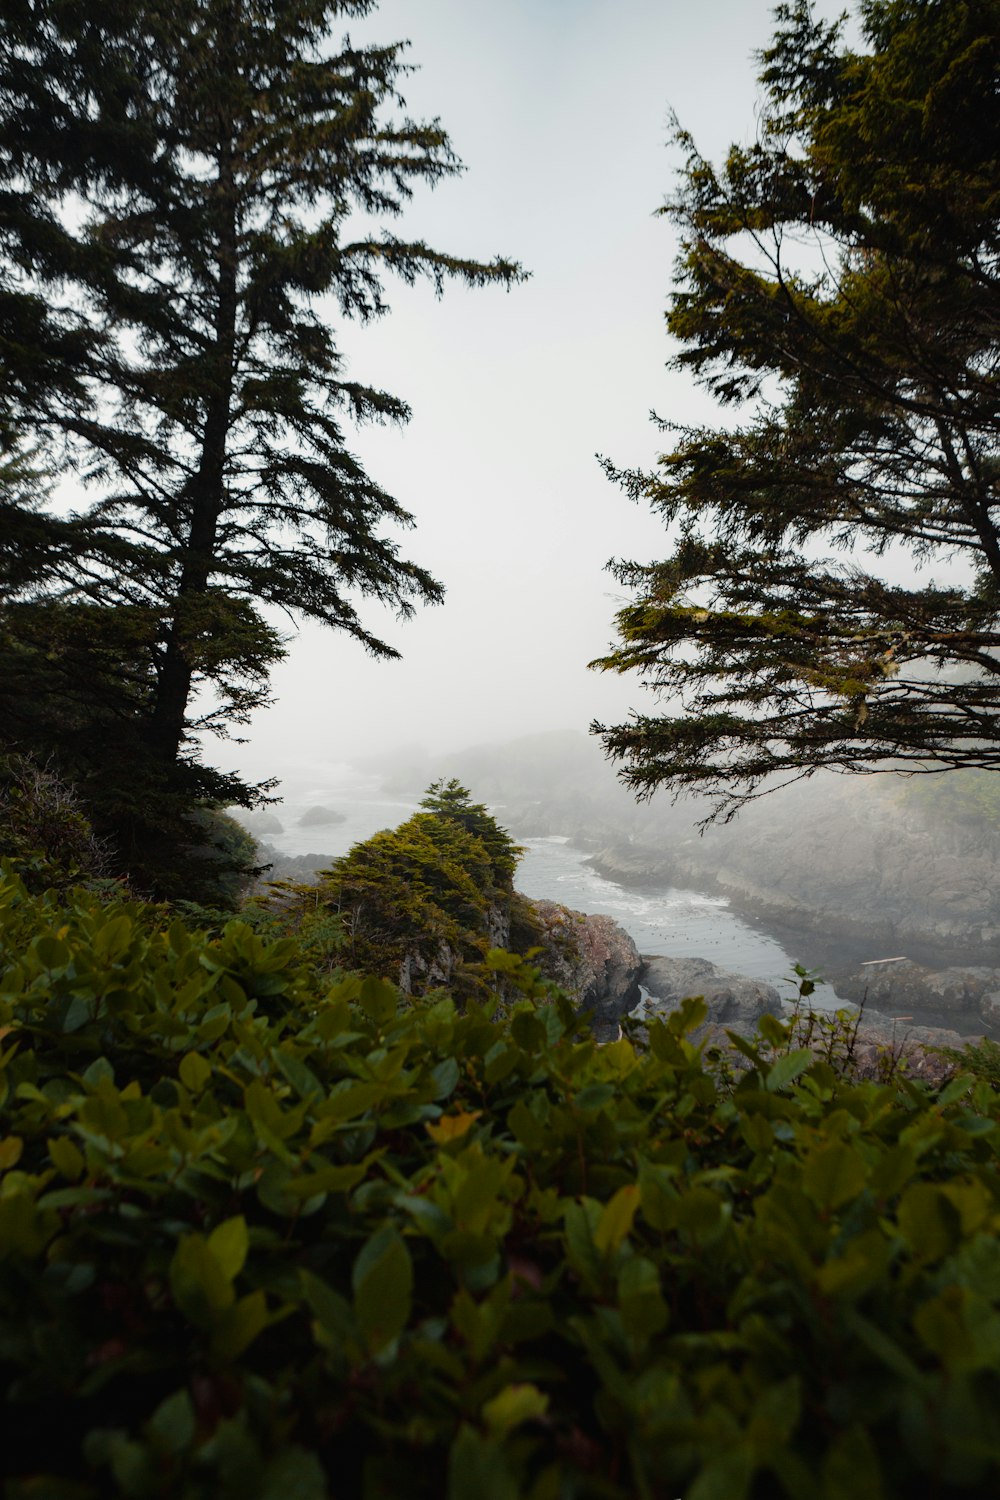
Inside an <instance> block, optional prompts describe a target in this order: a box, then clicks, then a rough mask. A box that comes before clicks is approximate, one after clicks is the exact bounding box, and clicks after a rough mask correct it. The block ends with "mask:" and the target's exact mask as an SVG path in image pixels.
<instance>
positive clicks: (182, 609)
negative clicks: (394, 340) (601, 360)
mask: <svg viewBox="0 0 1000 1500" xmlns="http://www.w3.org/2000/svg"><path fill="white" fill-rule="evenodd" d="M7 9H8V11H9V15H5V26H4V30H3V33H2V36H0V233H2V237H3V244H4V247H5V251H6V263H5V269H4V280H3V283H2V285H0V314H3V315H4V319H5V321H4V330H3V339H4V350H5V352H7V353H8V355H9V356H10V364H11V369H12V370H13V372H14V373H13V375H12V376H11V378H10V379H9V380H8V381H7V382H6V396H7V399H6V408H5V416H6V426H7V430H8V431H9V432H10V434H11V435H12V439H14V440H18V439H20V440H22V441H23V440H25V439H30V440H31V441H33V442H35V443H39V444H41V446H42V448H43V450H44V452H45V453H46V455H47V456H48V457H49V458H50V459H51V460H52V461H55V458H56V457H59V456H61V455H63V454H66V455H67V456H68V462H69V463H70V465H71V466H72V467H73V468H74V469H75V471H76V472H77V473H79V474H81V475H85V476H86V478H87V479H89V480H90V481H91V482H92V484H93V486H94V493H95V495H96V498H95V499H94V501H93V503H92V504H90V506H89V507H88V508H86V509H81V511H80V512H79V513H78V514H77V515H75V516H73V517H70V518H65V517H59V516H57V515H55V514H52V513H48V514H45V513H38V512H37V511H36V512H35V513H34V514H33V515H31V516H29V515H27V514H26V513H25V512H23V511H22V512H20V513H19V528H20V531H21V532H22V533H23V535H24V538H25V542H24V545H25V547H29V545H30V546H33V547H34V552H33V554H32V561H31V563H30V565H29V564H28V563H27V562H25V561H24V560H23V556H22V563H21V571H20V583H19V588H18V589H17V590H13V589H12V588H11V587H10V585H9V584H8V595H7V597H8V601H9V600H10V599H11V598H14V599H20V600H21V601H22V602H25V601H27V602H32V601H38V600H40V599H46V598H53V597H58V598H60V599H62V600H72V601H76V602H78V603H85V604H89V605H92V606H97V607H101V608H107V607H109V606H113V607H115V608H117V609H124V610H127V611H131V612H132V618H138V616H140V615H141V616H143V618H144V619H145V620H146V621H147V623H148V622H152V623H153V624H154V625H155V628H154V629H152V630H150V631H147V634H146V639H145V641H144V642H143V644H142V645H140V646H139V647H138V649H139V650H140V652H141V653H142V656H143V662H144V669H143V671H144V676H145V679H146V683H147V688H148V692H147V693H146V695H145V698H144V702H143V704H142V707H141V711H140V718H141V725H140V728H141V737H142V741H143V744H144V746H145V747H146V749H147V751H148V754H149V756H150V757H151V763H153V764H155V765H158V766H159V767H160V768H161V771H162V774H163V775H164V776H165V777H167V778H168V779H169V778H170V776H171V775H173V773H174V772H175V771H176V768H177V767H178V766H179V765H185V764H186V765H188V766H190V765H192V764H193V763H194V761H195V760H196V751H195V747H194V744H193V739H192V735H193V732H194V728H195V726H194V725H193V724H192V721H191V717H190V712H191V710H190V705H191V700H192V695H193V693H194V692H195V690H196V689H197V687H198V685H199V683H208V684H211V685H213V686H214V687H215V688H216V689H217V690H218V689H220V688H221V694H222V700H221V705H220V707H219V712H218V714H217V719H218V727H221V728H223V729H225V727H226V726H227V725H228V724H232V723H239V722H240V720H241V718H243V717H245V715H246V713H247V712H248V711H249V709H250V708H251V707H253V706H255V705H256V704H257V703H259V702H260V701H261V698H262V696H265V694H266V679H267V669H268V667H269V665H270V664H271V662H272V661H273V660H274V658H275V656H276V655H277V654H278V652H279V650H280V646H279V641H278V636H277V633H276V631H275V630H274V628H273V627H272V626H271V625H270V624H269V623H268V622H267V620H266V619H265V615H264V613H263V612H262V611H263V609H264V608H265V607H271V608H275V607H276V608H278V609H281V610H284V611H286V612H288V613H290V614H291V615H293V616H294V617H297V618H302V617H306V618H311V619H314V620H318V621H321V622H323V623H324V624H327V625H330V626H332V627H334V628H336V629H340V630H344V631H346V632H347V633H348V634H350V635H352V636H353V637H355V638H356V639H358V640H359V641H360V642H362V643H363V645H364V646H365V647H366V648H367V649H368V650H369V651H371V652H372V653H373V654H374V655H376V656H383V657H385V656H395V655H396V654H397V652H396V651H395V649H394V648H393V647H392V646H391V645H389V644H387V643H386V642H385V641H383V640H381V639H379V637H378V636H377V635H375V634H374V633H373V632H372V631H371V630H370V629H369V628H368V627H367V626H366V625H365V624H364V622H363V620H362V618H361V615H360V613H359V608H358V600H359V597H360V598H369V599H373V600H376V601H378V602H379V603H381V604H384V605H388V606H390V607H391V608H393V609H394V610H396V611H397V612H398V613H399V614H401V615H404V616H405V615H408V614H409V613H411V612H412V609H413V607H414V602H415V601H435V600H437V599H439V598H440V597H441V588H440V585H439V584H438V583H437V582H436V581H435V580H434V579H433V578H432V577H431V575H430V574H429V573H428V572H426V570H424V569H423V568H421V567H419V566H418V565H416V564H415V563H412V562H409V561H407V560H405V559H404V558H403V557H402V556H401V555H400V553H399V549H398V547H397V544H396V542H395V541H394V540H393V539H392V537H391V535H390V534H389V533H390V532H391V530H392V528H394V527H397V528H398V527H399V526H406V525H409V524H410V522H411V519H412V518H411V517H410V515H409V514H408V513H407V511H406V510H405V509H404V508H403V507H402V506H401V505H400V504H399V502H398V501H397V500H395V499H394V498H393V497H392V496H390V495H389V494H387V493H386V492H385V490H383V489H382V488H381V487H380V486H379V485H378V483H377V482H376V481H375V480H373V479H372V478H371V477H370V476H369V475H368V474H367V473H366V472H365V470H364V468H363V467H362V465H361V464H360V463H359V461H358V460H357V459H356V458H355V457H354V456H353V455H352V454H351V452H350V449H349V446H348V435H347V434H348V427H349V424H352V423H356V422H364V421H379V422H381V421H385V420H391V421H404V420H405V419H406V418H407V416H408V409H407V407H406V405H405V403H404V402H403V401H402V400H400V399H399V398H397V397H395V396H392V395H389V394H387V393H386V392H384V391H382V390H379V389H378V388H377V387H375V386H373V385H368V384H364V383H362V382H359V381H357V380H354V379H352V378H350V377H349V375H348V373H347V371H346V370H345V368H344V362H343V358H342V356H341V354H340V352H339V349H338V345H337V341H336V337H335V333H334V331H333V327H332V322H331V314H332V305H333V304H336V305H337V306H338V307H339V311H340V314H341V316H343V317H349V318H356V319H359V320H361V321H362V322H365V321H369V320H371V319H374V318H377V317H379V316H380V315H381V314H382V313H384V312H385V311H386V301H385V293H384V288H383V284H382V275H383V273H384V272H386V271H389V272H393V273H396V274H397V275H399V276H401V277H402V278H403V280H404V281H407V282H412V281H414V280H415V279H416V278H417V277H420V276H429V277H430V278H431V279H432V281H433V282H434V284H435V285H436V287H438V288H439V289H440V288H441V286H442V285H443V283H444V281H445V280H446V279H447V278H449V277H456V278H458V279H460V280H462V281H465V282H466V283H468V284H471V285H485V284H488V283H491V282H497V283H500V284H501V285H505V286H509V285H510V284H511V283H512V282H514V281H516V280H517V279H518V277H519V275H520V272H519V270H518V268H517V267H516V266H515V265H513V264H511V263H510V262H508V261H504V260H495V261H493V262H491V263H489V264H484V263H481V262H479V261H475V260H469V259H462V258H460V257H454V256H450V255H447V254H444V253H442V252H439V251H436V250H434V249H432V248H431V247H430V246H428V245H426V244H424V243H422V242H414V241H408V240H406V239H403V238H400V237H398V236H396V235H395V234H393V233H392V232H391V231H390V229H388V228H386V227H385V226H386V225H387V224H389V223H391V221H392V220H393V219H394V218H396V217H397V216H398V215H399V214H400V212H401V211H402V209H403V207H404V206H405V203H406V200H407V199H408V198H409V196H410V194H411V192H412V189H413V186H414V184H415V183H418V182H426V183H430V184H434V183H435V182H437V181H439V180H440V179H442V178H444V177H448V176H451V175H454V174H455V173H456V172H458V171H459V170H460V164H459V162H458V161H457V159H456V157H455V155H454V153H453V152H452V149H451V147H450V144H449V141H448V138H447V136H446V134H445V133H444V131H443V130H442V128H441V127H440V125H439V124H438V123H437V122H436V121H434V122H431V123H429V124H423V123H418V122H414V121H412V120H410V119H408V118H407V117H405V115H402V116H399V117H398V118H394V117H393V115H392V113H391V112H392V111H395V112H396V113H397V115H398V114H399V111H401V110H402V109H403V107H404V102H403V100H402V99H401V97H400V95H399V92H398V90H399V84H400V82H401V81H402V78H403V75H404V74H405V71H406V65H405V64H404V60H403V56H404V48H403V44H391V45H386V46H354V45H352V43H351V42H350V40H349V39H348V38H344V40H343V41H342V42H340V43H338V42H336V41H335V40H334V35H335V33H336V32H337V30H338V28H340V26H341V25H342V24H343V22H344V21H345V20H349V19H350V18H356V17H361V16H364V15H365V14H367V13H368V12H369V11H370V10H371V9H372V3H371V0H162V3H157V0H113V3H110V4H108V5H102V6H94V5H90V4H86V3H83V0H16V3H14V4H12V5H11V6H10V7H8V8H7ZM32 318H34V320H35V323H36V325H37V327H38V328H39V329H40V330H41V332H42V333H44V340H43V342H44V346H45V355H46V357H45V359H44V360H43V361H41V363H39V362H38V361H36V360H34V359H33V358H32V357H31V355H30V353H29V351H28V350H27V349H26V348H24V347H22V343H21V342H19V338H20V336H19V332H18V330H19V327H20V326H21V325H22V324H24V323H25V322H29V323H30V320H31V319H32ZM4 350H0V352H4ZM3 395H4V387H0V397H2V396H3ZM7 573H8V578H9V577H10V575H11V569H10V567H8V569H7ZM141 675H142V674H141ZM250 796H252V789H250V788H245V789H244V794H243V797H242V800H247V799H248V798H249V797H250Z"/></svg>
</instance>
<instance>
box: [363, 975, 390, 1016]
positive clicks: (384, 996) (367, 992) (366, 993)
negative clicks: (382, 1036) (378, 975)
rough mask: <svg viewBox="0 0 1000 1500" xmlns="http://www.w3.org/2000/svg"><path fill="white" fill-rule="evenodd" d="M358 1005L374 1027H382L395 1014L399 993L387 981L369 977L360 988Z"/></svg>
mask: <svg viewBox="0 0 1000 1500" xmlns="http://www.w3.org/2000/svg"><path fill="white" fill-rule="evenodd" d="M358 1004H359V1005H360V1006H361V1009H362V1010H363V1011H364V1013H365V1015H366V1016H370V1017H371V1019H372V1020H373V1021H374V1022H375V1024H376V1026H384V1025H385V1023H386V1022H387V1021H391V1020H392V1018H393V1017H394V1016H395V1014H396V1011H397V1009H398V1007H399V991H398V990H397V989H396V987H395V986H394V985H391V984H389V982H388V981H387V980H385V979H374V978H372V976H370V975H369V977H368V978H367V979H366V980H365V981H364V983H363V984H362V986H361V993H360V994H359V995H358Z"/></svg>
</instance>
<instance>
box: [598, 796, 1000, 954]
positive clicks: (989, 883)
mask: <svg viewBox="0 0 1000 1500" xmlns="http://www.w3.org/2000/svg"><path fill="white" fill-rule="evenodd" d="M905 791H906V785H905V783H901V782H900V781H899V780H898V779H897V778H892V777H889V778H885V780H884V782H883V781H882V780H881V779H880V778H876V777H873V778H871V784H868V785H861V784H859V783H858V782H857V780H855V779H853V778H845V779H844V780H843V781H841V780H840V779H839V778H834V777H827V778H821V777H819V776H817V777H816V778H814V779H813V780H810V781H807V782H803V783H801V784H799V785H796V786H790V787H786V788H784V789H783V790H782V791H780V792H776V793H775V794H773V795H772V796H766V797H763V798H762V799H761V800H760V801H759V802H755V803H751V804H750V805H749V806H748V807H746V808H745V809H744V810H743V811H742V812H741V813H740V815H739V817H738V818H736V819H735V820H734V821H733V822H732V823H731V824H725V823H717V824H712V825H710V826H708V827H707V828H706V829H705V830H704V832H703V834H697V833H694V832H693V831H692V830H691V829H690V827H685V826H684V823H683V821H682V818H681V810H680V809H679V808H671V809H668V810H667V811H666V813H663V814H660V815H658V817H657V819H656V820H655V822H651V823H650V824H649V826H648V828H647V829H644V830H643V829H632V830H626V831H625V832H623V833H622V834H620V835H619V836H618V837H617V838H614V839H613V840H609V841H608V842H607V847H605V848H602V849H600V850H599V852H597V853H596V854H594V855H593V856H592V858H591V864H592V865H593V867H594V869H596V870H597V871H598V873H599V874H602V875H604V876H606V877H607V878H609V879H611V880H617V881H619V882H620V883H621V884H623V885H629V884H631V885H638V886H649V885H680V886H693V887H695V888H696V889H699V890H709V891H713V892H718V893H719V894H723V895H725V896H727V897H728V898H729V900H730V901H731V903H732V905H733V906H734V907H735V908H736V909H737V910H739V911H742V912H746V913H748V914H750V915H752V916H755V917H758V918H761V919H762V920H764V921H766V922H769V923H772V924H774V925H777V926H779V927H786V928H790V929H792V930H794V931H796V932H803V931H810V932H816V933H818V934H821V935H822V936H823V937H824V938H828V939H835V938H838V937H843V938H848V939H851V940H852V941H854V942H856V943H863V944H865V945H870V949H871V952H872V957H875V956H876V955H878V954H879V950H880V949H881V951H882V952H885V951H886V950H887V949H888V951H889V952H892V951H894V950H895V951H896V952H899V951H904V950H905V949H911V950H915V953H914V956H915V957H916V958H918V959H921V960H926V959H932V960H934V961H936V958H937V955H941V959H940V961H941V962H944V963H947V962H948V960H949V958H954V959H955V960H956V961H957V962H959V963H961V962H962V961H963V960H968V959H971V961H972V962H979V963H983V964H994V963H997V962H998V960H1000V832H998V831H997V830H996V828H995V827H993V826H992V825H990V824H989V822H988V821H986V820H983V821H981V822H980V823H978V824H976V823H970V822H969V821H967V820H965V821H962V820H955V821H954V822H952V823H948V822H945V821H942V820H933V821H932V820H929V819H928V818H927V816H926V815H925V814H924V813H923V812H922V811H921V807H920V805H919V804H915V803H913V802H910V801H907V799H906V796H905Z"/></svg>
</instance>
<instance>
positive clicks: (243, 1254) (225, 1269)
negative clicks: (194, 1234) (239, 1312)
mask: <svg viewBox="0 0 1000 1500" xmlns="http://www.w3.org/2000/svg"><path fill="white" fill-rule="evenodd" d="M249 1247H250V1236H249V1234H248V1233H247V1224H246V1220H245V1219H244V1218H243V1216H242V1214H238V1215H237V1216H236V1217H235V1218H232V1219H226V1220H225V1222H224V1223H222V1224H218V1225H216V1227H215V1228H214V1229H213V1230H212V1233H211V1234H210V1235H209V1237H208V1248H209V1250H211V1252H212V1254H213V1255H214V1256H215V1258H216V1260H217V1261H218V1263H219V1265H220V1267H221V1268H222V1274H223V1275H224V1276H226V1277H227V1278H228V1279H229V1280H230V1281H233V1280H235V1278H236V1277H237V1276H238V1275H239V1274H240V1272H241V1271H242V1269H243V1265H244V1262H245V1261H246V1258H247V1250H248V1249H249Z"/></svg>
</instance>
